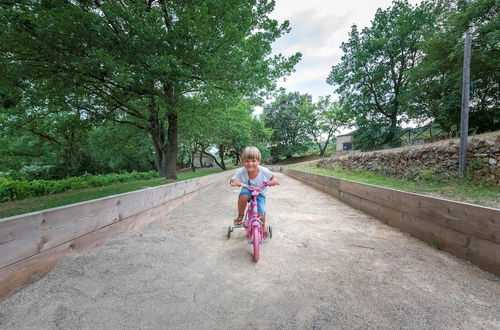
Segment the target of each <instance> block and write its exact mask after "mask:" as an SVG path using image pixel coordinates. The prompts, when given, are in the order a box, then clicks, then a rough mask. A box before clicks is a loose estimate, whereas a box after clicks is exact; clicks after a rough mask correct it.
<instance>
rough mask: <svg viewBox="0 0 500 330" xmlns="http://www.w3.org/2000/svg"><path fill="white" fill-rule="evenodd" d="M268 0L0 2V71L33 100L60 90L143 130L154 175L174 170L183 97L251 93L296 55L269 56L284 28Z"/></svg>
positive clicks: (78, 104) (285, 69)
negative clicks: (151, 152)
mask: <svg viewBox="0 0 500 330" xmlns="http://www.w3.org/2000/svg"><path fill="white" fill-rule="evenodd" d="M273 7H274V2H273V1H269V0H256V1H233V0H203V1H196V2H194V1H187V2H186V1H171V0H170V1H169V0H157V1H155V0H148V1H132V0H123V1H99V0H97V1H87V0H75V1H51V0H47V1H41V0H29V1H23V2H8V3H4V4H2V10H1V12H0V76H1V77H2V78H0V79H2V80H3V81H7V82H8V83H6V84H5V85H8V86H9V88H11V89H14V90H16V91H18V92H19V93H18V94H19V95H22V97H23V98H31V99H33V101H32V103H38V104H44V102H45V101H46V100H47V99H50V98H51V97H53V96H54V95H60V96H61V97H63V98H64V99H65V100H66V102H67V103H68V104H69V105H71V106H72V107H73V108H76V109H80V110H81V111H85V112H87V113H89V114H94V115H95V116H97V115H99V116H102V117H104V118H107V119H109V120H114V121H116V122H119V123H125V124H129V125H133V126H135V127H137V128H140V129H142V130H145V131H147V132H148V134H149V135H150V136H151V140H152V142H153V146H154V149H155V156H156V159H155V164H156V167H157V169H158V171H159V173H160V175H161V176H166V177H167V178H175V177H176V160H177V153H178V133H179V132H178V118H179V115H180V113H181V112H182V111H183V109H184V108H185V107H184V103H185V102H186V99H187V98H189V97H191V96H192V95H196V94H206V95H210V93H211V92H213V91H214V90H217V91H223V92H224V93H228V94H239V95H251V94H254V93H256V92H258V91H260V90H262V89H264V88H268V87H271V86H272V83H273V81H275V80H276V79H277V78H278V77H281V76H283V75H285V74H288V73H290V72H291V71H292V69H293V66H294V65H295V63H297V61H298V60H299V59H300V54H296V55H294V56H292V57H290V58H284V57H283V56H281V55H277V56H275V57H272V58H271V57H269V55H270V53H271V43H272V42H273V41H274V40H276V39H277V38H279V37H280V36H281V35H283V34H284V33H287V32H288V31H289V24H288V22H284V23H283V24H281V25H279V24H278V23H277V22H276V21H275V20H272V19H270V18H269V17H268V14H269V13H270V12H271V11H272V10H273ZM41 90H43V91H44V93H41V92H40V91H41ZM6 94H11V92H9V93H6Z"/></svg>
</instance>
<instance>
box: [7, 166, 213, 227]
mask: <svg viewBox="0 0 500 330" xmlns="http://www.w3.org/2000/svg"><path fill="white" fill-rule="evenodd" d="M218 172H221V170H220V169H219V168H203V169H198V170H197V171H196V172H194V173H193V172H191V171H190V172H184V173H180V174H179V175H178V176H177V178H178V179H177V181H184V180H189V179H193V178H197V177H200V176H204V175H208V174H213V173H218ZM172 182H175V180H165V179H164V178H156V179H150V180H137V181H129V182H122V183H116V184H112V185H109V186H102V187H95V188H85V189H77V190H68V191H66V192H63V193H60V194H54V195H46V196H40V197H31V198H26V199H22V200H17V201H12V202H4V203H0V218H5V217H10V216H13V215H18V214H23V213H28V212H34V211H39V210H45V209H48V208H52V207H57V206H63V205H68V204H73V203H79V202H84V201H88V200H92V199H96V198H102V197H106V196H112V195H117V194H122V193H126V192H129V191H134V190H140V189H144V188H149V187H155V186H160V185H163V184H166V183H172Z"/></svg>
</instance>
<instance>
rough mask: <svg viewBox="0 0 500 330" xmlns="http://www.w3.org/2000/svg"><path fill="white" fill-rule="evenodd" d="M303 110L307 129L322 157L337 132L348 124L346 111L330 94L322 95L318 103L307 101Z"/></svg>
mask: <svg viewBox="0 0 500 330" xmlns="http://www.w3.org/2000/svg"><path fill="white" fill-rule="evenodd" d="M302 110H303V111H304V112H306V118H307V119H306V121H307V125H306V130H307V132H308V133H309V134H310V135H311V137H312V139H313V140H314V142H315V143H316V145H317V146H318V149H319V155H320V157H322V156H324V155H325V152H326V149H327V148H328V146H329V144H330V142H331V141H332V139H333V138H334V137H335V136H334V134H335V132H337V131H338V129H339V128H340V127H341V126H344V125H346V124H347V117H346V115H345V112H344V111H342V109H341V107H340V105H339V103H338V102H335V101H332V100H331V98H330V96H327V97H321V98H320V99H319V100H318V102H317V103H316V104H314V103H312V102H305V103H303V105H302Z"/></svg>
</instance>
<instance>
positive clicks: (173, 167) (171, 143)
mask: <svg viewBox="0 0 500 330" xmlns="http://www.w3.org/2000/svg"><path fill="white" fill-rule="evenodd" d="M167 117H168V130H167V141H168V142H167V159H166V164H165V165H166V166H165V172H166V177H167V179H173V180H176V179H177V149H178V137H177V130H178V127H177V112H175V111H172V112H171V113H170V114H168V116H167Z"/></svg>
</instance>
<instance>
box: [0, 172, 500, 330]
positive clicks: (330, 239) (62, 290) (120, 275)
mask: <svg viewBox="0 0 500 330" xmlns="http://www.w3.org/2000/svg"><path fill="white" fill-rule="evenodd" d="M279 178H280V180H281V186H280V187H277V188H272V191H271V192H270V195H269V198H268V212H269V217H268V219H269V222H270V223H271V224H272V226H273V229H274V237H273V239H272V240H270V241H266V242H265V243H264V244H263V246H262V248H261V250H262V251H261V252H262V253H261V260H260V261H259V263H257V264H255V263H254V262H253V261H252V258H251V251H252V250H251V245H250V244H248V243H247V242H246V240H245V238H244V233H243V231H242V230H241V231H239V232H235V233H233V235H232V237H231V239H230V240H228V239H227V237H226V233H227V231H226V228H227V225H228V224H229V223H230V220H231V219H232V218H233V217H234V215H235V207H236V198H237V194H238V190H236V189H235V188H232V187H229V185H221V186H216V187H214V188H213V190H211V191H209V192H206V193H204V194H203V195H201V196H200V197H197V198H196V199H194V200H192V201H190V202H187V203H186V204H184V205H182V206H181V207H179V208H177V209H176V210H174V212H172V213H171V214H169V215H168V216H165V218H164V219H161V220H159V221H157V222H155V223H153V224H152V225H151V226H149V227H148V228H147V229H145V230H142V231H138V232H133V233H130V234H128V235H124V236H120V237H118V238H115V239H112V240H110V241H109V242H108V243H107V244H105V245H104V246H102V247H100V248H98V249H95V250H93V251H91V252H88V253H83V254H79V255H74V256H70V257H67V258H65V259H64V260H63V261H62V262H60V263H59V265H58V266H57V267H56V268H55V269H54V270H53V271H51V272H50V273H49V274H48V275H47V276H45V277H43V278H42V279H40V280H39V281H37V282H35V283H33V284H32V285H31V286H29V287H27V288H25V289H23V290H22V291H20V292H18V293H17V294H16V295H14V296H13V297H11V298H9V299H8V300H6V301H4V302H3V303H1V304H0V328H1V329H58V328H71V329H79V328H83V329H96V328H100V329H139V328H140V329H146V328H153V329H335V328H341V329H352V328H358V329H388V328H389V329H400V328H406V329H449V328H453V329H481V328H482V329H500V278H498V277H496V276H494V275H492V274H490V273H487V272H484V271H482V270H480V269H479V268H477V267H476V266H473V265H471V264H470V263H468V262H465V261H463V260H461V259H458V258H455V257H453V256H451V255H449V254H446V253H443V252H441V251H438V250H436V249H434V248H432V247H430V246H428V245H427V244H425V243H423V242H421V241H419V240H417V239H414V238H412V237H410V236H409V235H406V234H403V233H401V232H400V231H398V230H395V229H393V228H391V227H388V226H386V225H385V224H383V223H381V222H379V221H377V220H375V219H373V218H372V217H370V216H367V215H365V214H363V213H361V212H359V211H356V210H354V209H352V208H351V207H349V206H347V205H345V204H342V203H341V202H339V201H338V200H336V199H334V198H333V197H330V196H328V195H326V194H323V193H321V192H319V191H316V190H314V189H313V188H310V187H308V186H306V185H304V184H302V183H300V182H298V181H295V180H293V179H291V178H289V177H285V176H282V175H279Z"/></svg>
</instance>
